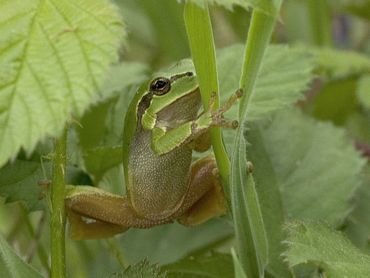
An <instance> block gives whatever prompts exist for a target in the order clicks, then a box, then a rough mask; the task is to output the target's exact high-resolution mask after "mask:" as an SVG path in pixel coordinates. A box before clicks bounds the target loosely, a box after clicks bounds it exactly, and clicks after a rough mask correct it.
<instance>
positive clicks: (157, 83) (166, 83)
mask: <svg viewBox="0 0 370 278" xmlns="http://www.w3.org/2000/svg"><path fill="white" fill-rule="evenodd" d="M170 89H171V81H170V80H169V79H168V78H165V77H159V78H156V79H154V80H153V81H152V83H150V90H151V91H152V92H154V94H156V95H158V96H161V95H164V94H165V93H168V92H169V91H170Z"/></svg>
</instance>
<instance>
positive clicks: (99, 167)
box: [83, 146, 123, 181]
mask: <svg viewBox="0 0 370 278" xmlns="http://www.w3.org/2000/svg"><path fill="white" fill-rule="evenodd" d="M122 156H123V154H122V146H114V147H96V148H92V149H89V150H88V151H86V152H84V153H83V158H84V160H85V167H86V170H87V171H88V172H89V173H92V174H93V176H94V179H95V180H96V181H99V180H100V179H101V178H102V177H103V175H104V173H105V172H106V171H107V170H109V169H111V168H113V167H114V166H117V165H119V164H120V163H122Z"/></svg>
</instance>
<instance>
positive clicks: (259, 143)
mask: <svg viewBox="0 0 370 278" xmlns="http://www.w3.org/2000/svg"><path fill="white" fill-rule="evenodd" d="M262 134H263V130H260V126H259V125H258V122H256V123H250V124H249V125H248V129H247V132H246V134H245V137H246V140H248V143H249V144H248V145H247V157H248V159H249V160H250V161H251V162H252V163H253V176H254V179H255V183H256V190H257V193H258V197H259V200H260V204H261V211H262V216H263V222H264V225H265V229H266V235H267V240H268V265H267V271H268V272H269V273H271V274H273V275H274V276H275V277H291V273H290V271H289V269H288V266H287V265H286V264H285V263H284V262H283V258H282V257H281V256H280V254H281V253H282V252H283V251H284V249H285V248H284V246H283V244H282V241H283V240H284V239H285V238H286V233H285V232H284V231H283V229H282V227H283V223H284V222H285V221H284V219H285V215H284V211H283V204H282V197H281V194H280V189H279V183H278V176H277V173H276V172H275V171H274V167H273V166H274V165H273V163H274V161H273V158H272V157H270V153H268V150H267V147H266V142H265V141H264V138H263V135H262Z"/></svg>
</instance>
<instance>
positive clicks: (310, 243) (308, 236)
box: [284, 222, 370, 278]
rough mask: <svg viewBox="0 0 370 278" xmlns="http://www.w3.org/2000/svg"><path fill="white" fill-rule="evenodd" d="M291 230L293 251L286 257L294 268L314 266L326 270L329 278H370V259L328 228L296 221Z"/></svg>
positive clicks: (290, 238) (290, 236)
mask: <svg viewBox="0 0 370 278" xmlns="http://www.w3.org/2000/svg"><path fill="white" fill-rule="evenodd" d="M287 229H288V232H289V234H290V235H289V238H288V239H287V241H286V243H287V244H288V246H289V249H288V251H287V252H286V253H285V254H284V256H285V257H286V259H287V261H288V262H289V264H290V265H291V266H296V265H299V264H306V263H312V264H315V265H317V266H319V267H320V268H322V269H323V270H324V272H325V273H326V274H327V277H335V278H341V277H343V278H344V277H369V276H370V257H369V256H366V255H364V254H362V253H361V252H360V251H359V250H358V249H357V248H355V247H354V246H353V245H352V244H351V243H350V242H349V241H348V239H347V238H345V237H344V236H343V235H342V234H340V233H338V232H336V231H333V230H331V229H330V228H329V227H328V226H326V225H324V224H315V223H303V222H295V223H291V224H289V225H288V227H287Z"/></svg>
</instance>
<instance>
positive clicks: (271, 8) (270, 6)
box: [190, 0, 279, 15]
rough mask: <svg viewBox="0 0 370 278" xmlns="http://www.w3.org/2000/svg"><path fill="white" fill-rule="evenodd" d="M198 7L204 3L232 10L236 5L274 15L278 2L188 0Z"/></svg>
mask: <svg viewBox="0 0 370 278" xmlns="http://www.w3.org/2000/svg"><path fill="white" fill-rule="evenodd" d="M190 1H192V2H194V3H196V4H197V5H199V6H200V7H202V8H204V7H205V2H207V3H209V4H210V5H213V4H216V5H219V6H222V7H224V8H226V9H228V10H233V6H234V5H237V6H240V7H243V8H244V9H246V10H248V9H250V8H253V9H257V10H259V11H262V12H264V13H266V14H270V15H275V14H276V13H277V12H278V10H279V1H277V0H272V1H271V0H190Z"/></svg>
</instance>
